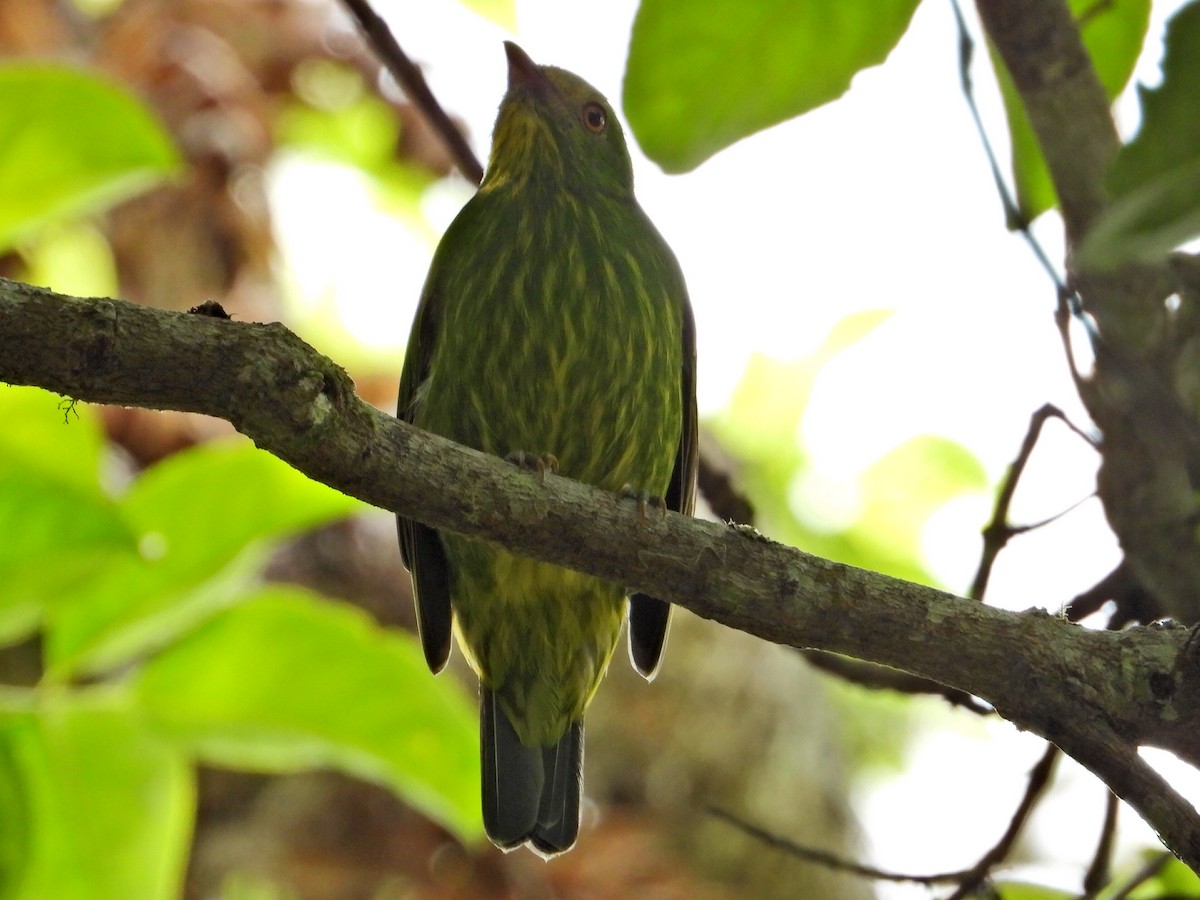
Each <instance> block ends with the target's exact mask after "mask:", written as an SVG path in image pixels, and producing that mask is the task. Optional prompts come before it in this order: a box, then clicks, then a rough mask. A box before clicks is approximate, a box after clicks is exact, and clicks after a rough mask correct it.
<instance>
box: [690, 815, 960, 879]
mask: <svg viewBox="0 0 1200 900" xmlns="http://www.w3.org/2000/svg"><path fill="white" fill-rule="evenodd" d="M708 813H709V815H712V816H715V817H716V818H718V819H720V820H721V821H723V822H726V823H728V824H730V825H732V826H733V827H734V828H737V829H738V830H739V831H742V832H745V833H746V834H748V835H750V836H751V837H753V838H755V839H757V840H760V841H762V842H763V843H764V844H769V845H770V846H772V847H774V848H776V849H777V850H782V851H783V852H784V853H787V854H788V855H790V856H795V857H796V858H798V859H804V860H808V861H809V862H815V863H819V864H821V865H823V866H825V867H826V868H829V869H833V870H835V871H838V872H849V873H851V874H852V875H860V876H862V877H863V878H873V879H875V880H876V881H904V882H909V883H912V884H927V885H928V884H945V883H946V882H951V881H957V880H958V879H960V878H962V877H964V876H965V875H968V874H969V873H970V871H971V870H969V869H967V870H963V871H961V872H938V873H935V874H932V875H913V874H909V873H904V872H887V871H885V870H883V869H876V868H874V867H873V866H865V865H863V864H862V863H856V862H854V861H852V860H848V859H843V858H842V857H840V856H838V855H836V854H834V853H829V852H828V851H825V850H818V849H816V848H815V847H805V846H803V845H802V844H797V843H795V842H794V841H789V840H788V839H787V838H784V837H780V836H779V835H777V834H774V833H772V832H770V831H767V830H766V829H765V828H759V827H758V826H757V825H752V824H750V823H749V822H747V821H745V820H743V819H739V818H738V817H737V816H735V815H733V813H730V812H726V811H725V810H723V809H720V808H719V807H716V806H709V807H708Z"/></svg>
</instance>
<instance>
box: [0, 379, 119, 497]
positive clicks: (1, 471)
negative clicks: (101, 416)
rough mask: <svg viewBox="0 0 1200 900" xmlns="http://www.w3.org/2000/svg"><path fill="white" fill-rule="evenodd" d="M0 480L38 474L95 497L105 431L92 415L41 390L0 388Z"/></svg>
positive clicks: (81, 406)
mask: <svg viewBox="0 0 1200 900" xmlns="http://www.w3.org/2000/svg"><path fill="white" fill-rule="evenodd" d="M0 422H3V423H4V427H3V428H0V475H5V474H9V473H11V472H14V471H20V472H36V473H40V474H42V475H45V476H49V477H50V478H53V479H54V480H56V481H60V482H62V483H64V484H69V485H73V486H74V487H76V488H78V489H79V490H82V491H85V492H88V493H92V494H96V495H99V494H100V493H101V490H100V457H101V453H102V451H103V448H104V432H103V431H102V429H101V427H100V422H99V420H98V419H97V417H96V413H95V410H94V409H92V407H90V406H88V405H87V404H86V403H78V404H74V403H73V401H70V400H65V399H64V398H62V397H60V396H58V395H57V394H51V393H50V392H49V391H43V390H41V389H40V388H30V387H12V386H10V385H7V384H0Z"/></svg>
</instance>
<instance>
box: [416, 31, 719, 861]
mask: <svg viewBox="0 0 1200 900" xmlns="http://www.w3.org/2000/svg"><path fill="white" fill-rule="evenodd" d="M506 47H507V50H508V55H509V89H508V92H507V94H506V95H505V98H504V100H503V102H502V104H501V107H500V113H499V117H498V119H497V122H496V128H495V132H494V135H493V146H492V154H491V159H490V161H489V165H488V171H487V175H486V176H485V178H484V181H483V184H482V186H481V187H480V190H479V192H478V193H477V194H476V195H475V197H473V198H472V199H471V200H470V201H469V202H468V203H467V205H466V206H465V207H464V208H463V210H462V212H461V213H459V215H458V217H457V218H456V219H455V221H454V222H453V223H452V224H451V226H450V228H449V229H448V230H447V231H446V234H445V236H444V237H443V238H442V242H441V244H440V246H439V247H438V251H437V253H436V255H435V257H434V261H433V265H432V267H431V268H430V272H429V276H428V279H427V280H426V284H425V289H424V292H423V294H422V298H421V305H420V307H419V309H418V312H417V318H416V321H415V323H414V325H413V331H412V335H411V337H410V339H409V347H408V353H407V356H406V358H405V364H404V373H403V375H402V378H401V384H400V400H399V407H398V414H399V415H400V416H401V417H403V418H405V419H407V420H409V421H411V422H412V423H413V424H415V425H417V426H419V427H421V428H425V429H428V430H429V431H433V432H436V433H438V434H441V435H445V436H446V437H449V438H451V439H453V440H455V441H458V442H460V443H463V444H466V445H468V446H471V447H474V448H476V449H479V450H483V451H486V452H488V453H493V454H496V455H498V456H507V455H509V454H511V453H513V452H515V451H524V452H526V453H530V454H533V455H535V456H539V457H541V456H546V455H552V456H554V457H555V458H556V459H557V460H558V471H559V474H561V475H565V476H567V477H570V478H575V479H578V480H580V481H584V482H588V483H590V484H594V485H597V486H600V487H603V488H606V489H608V490H612V491H618V490H622V489H625V488H632V489H633V490H635V491H638V492H644V493H645V494H648V495H650V496H658V497H665V498H666V500H667V503H668V505H669V506H670V507H671V508H673V509H677V510H682V511H684V512H688V513H690V512H691V509H692V506H693V497H694V480H695V465H696V460H695V428H696V421H695V381H694V372H695V360H694V337H693V326H692V318H691V310H690V307H689V304H688V300H687V291H686V288H685V286H684V282H683V277H682V275H681V273H680V271H679V267H678V264H677V263H676V261H675V257H674V255H673V254H672V253H671V251H670V249H669V248H668V247H667V245H666V243H665V242H664V241H663V239H662V237H661V236H660V235H659V234H658V232H657V230H656V229H655V228H654V226H653V225H652V224H651V222H650V221H649V219H647V218H646V216H645V214H644V213H643V212H642V210H641V208H640V207H639V206H638V204H637V201H636V200H635V199H634V196H633V176H632V169H631V167H630V163H629V155H628V152H627V150H626V148H625V143H624V137H623V136H622V133H621V129H620V125H619V124H618V123H617V120H616V118H615V116H614V115H613V114H612V110H611V108H610V107H609V106H608V103H607V102H606V101H605V100H604V98H603V97H602V96H601V95H600V94H599V93H598V92H597V91H596V90H595V89H594V88H592V87H591V86H590V85H588V84H587V83H585V82H584V81H582V80H581V79H579V78H578V77H576V76H574V75H572V74H570V73H568V72H564V71H562V70H560V69H554V68H550V67H538V66H535V65H534V64H533V63H532V62H531V61H530V60H529V58H528V57H527V56H525V54H524V52H523V51H521V50H520V49H519V48H517V47H516V46H515V45H512V44H508V45H506ZM400 531H401V547H402V550H403V552H404V557H405V562H406V564H408V566H409V568H410V570H412V573H413V581H414V589H415V592H416V594H417V605H418V620H419V623H420V626H421V637H422V642H423V644H424V647H425V652H426V658H427V659H428V661H429V663H430V666H431V668H433V669H434V670H435V671H437V670H438V669H440V668H441V666H442V665H443V664H444V663H445V659H446V656H447V654H448V652H449V630H450V623H451V609H452V610H453V623H454V627H455V629H456V631H457V634H458V638H459V643H460V645H461V646H462V648H463V650H464V652H465V653H466V655H467V657H468V659H469V660H470V661H471V663H472V666H473V667H474V668H475V670H476V671H477V672H478V674H479V677H480V681H481V684H482V689H483V692H482V707H483V726H482V727H483V730H482V739H483V747H482V750H483V756H484V789H485V797H484V811H485V816H484V818H485V824H487V826H488V830H489V835H490V836H491V837H492V839H493V840H494V841H496V842H497V843H498V844H499V845H501V846H505V847H508V846H515V845H518V844H520V843H522V842H524V841H529V843H530V844H531V845H532V846H533V847H534V848H535V849H537V850H539V851H540V852H543V853H545V854H552V853H555V852H561V851H562V850H565V849H567V848H568V847H569V846H570V845H571V844H572V843H573V842H574V838H575V832H576V830H577V827H578V796H579V773H578V767H579V765H580V763H581V757H580V754H581V753H582V724H581V719H582V716H583V712H584V709H585V708H586V706H587V704H588V701H589V700H590V699H591V696H592V694H593V692H594V691H595V689H596V686H597V685H598V683H599V681H600V679H601V677H602V676H603V674H604V670H605V668H606V667H607V665H608V661H609V658H610V657H611V655H612V651H613V648H614V647H615V645H616V641H617V638H618V634H619V631H620V627H621V621H622V619H623V618H624V615H625V607H626V596H625V590H624V588H622V587H621V586H619V585H616V584H612V583H610V582H606V581H603V580H600V579H597V578H593V577H591V576H586V575H580V574H578V573H575V572H571V571H569V570H566V569H562V568H559V567H557V566H551V565H547V564H544V563H538V562H534V561H531V560H527V559H523V558H519V557H515V556H513V555H511V554H509V553H508V552H506V551H504V550H502V549H501V548H499V547H498V546H496V545H493V544H490V543H487V542H483V541H477V540H468V539H465V538H460V537H458V536H455V535H451V534H440V533H438V532H435V531H433V530H431V529H428V528H426V527H424V526H422V525H419V524H417V523H414V522H411V521H410V520H407V519H403V518H402V519H400ZM667 612H668V607H667V606H666V604H663V603H660V602H659V601H657V600H654V599H652V598H649V597H643V596H640V595H639V596H635V597H634V598H633V615H632V620H631V630H630V641H631V651H632V654H633V657H634V661H635V664H636V665H637V666H638V668H639V669H640V670H642V671H643V673H644V674H647V675H651V674H652V673H653V670H654V668H655V667H656V665H657V662H658V657H659V654H660V652H661V649H662V641H663V639H664V637H665V632H666V626H667ZM506 742H507V743H506ZM556 760H557V762H556ZM563 761H565V762H563Z"/></svg>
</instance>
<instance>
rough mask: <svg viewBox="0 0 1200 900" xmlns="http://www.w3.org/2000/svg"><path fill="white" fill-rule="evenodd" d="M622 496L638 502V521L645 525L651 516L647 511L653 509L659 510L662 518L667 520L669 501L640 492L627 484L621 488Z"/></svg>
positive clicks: (646, 492)
mask: <svg viewBox="0 0 1200 900" xmlns="http://www.w3.org/2000/svg"><path fill="white" fill-rule="evenodd" d="M621 496H622V497H628V498H630V499H632V500H636V501H637V506H638V521H639V522H642V523H643V524H645V522H646V521H648V519H649V516H648V515H647V510H649V509H650V508H651V507H653V508H654V509H656V510H658V512H659V517H660V518H666V515H667V501H666V500H665V499H663V498H662V497H658V496H655V495H653V494H651V493H650V492H649V491H639V490H638V489H637V488H635V487H634V486H633V485H631V484H626V485H623V486H622V487H621Z"/></svg>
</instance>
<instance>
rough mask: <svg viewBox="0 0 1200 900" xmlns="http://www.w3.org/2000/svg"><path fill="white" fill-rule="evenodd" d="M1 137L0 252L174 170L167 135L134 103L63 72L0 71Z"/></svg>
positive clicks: (42, 68)
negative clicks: (33, 232) (31, 233)
mask: <svg viewBox="0 0 1200 900" xmlns="http://www.w3.org/2000/svg"><path fill="white" fill-rule="evenodd" d="M0 135H4V139H3V140H2V141H0V197H3V198H4V202H3V204H0V249H4V248H6V247H9V246H11V245H12V244H13V242H14V241H15V240H16V239H17V238H18V237H20V236H22V235H24V234H26V233H28V232H29V231H31V230H32V229H34V228H36V227H38V226H40V225H43V224H45V223H46V222H49V221H52V220H56V219H64V218H71V217H76V216H80V215H84V214H87V213H91V212H97V211H99V210H101V209H103V208H105V207H107V206H109V205H111V204H113V203H116V202H117V201H119V200H123V199H125V198H126V197H129V196H132V195H133V194H136V193H138V192H139V191H142V190H144V189H146V188H147V187H149V186H150V185H152V184H155V183H156V182H158V181H160V180H162V179H163V178H165V177H166V176H167V175H169V174H171V173H172V172H174V171H175V170H176V169H177V168H178V167H179V157H178V154H177V153H176V151H175V148H174V146H173V144H172V143H171V139H170V137H169V136H168V135H167V134H166V132H165V131H164V130H163V129H162V126H161V125H159V123H158V122H157V121H156V120H155V119H154V117H153V116H152V115H151V114H150V113H149V112H148V111H147V109H146V108H145V107H144V106H143V105H142V104H141V102H140V101H139V100H138V99H137V98H136V97H134V96H133V95H131V94H129V93H128V92H127V91H126V90H125V89H123V88H121V87H118V86H117V85H115V84H111V83H109V82H107V81H104V80H101V79H100V78H97V77H96V76H95V75H92V74H89V73H87V72H83V71H80V70H78V69H74V68H68V67H66V66H60V65H51V64H47V63H30V62H20V63H14V62H9V63H6V64H4V65H0Z"/></svg>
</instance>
